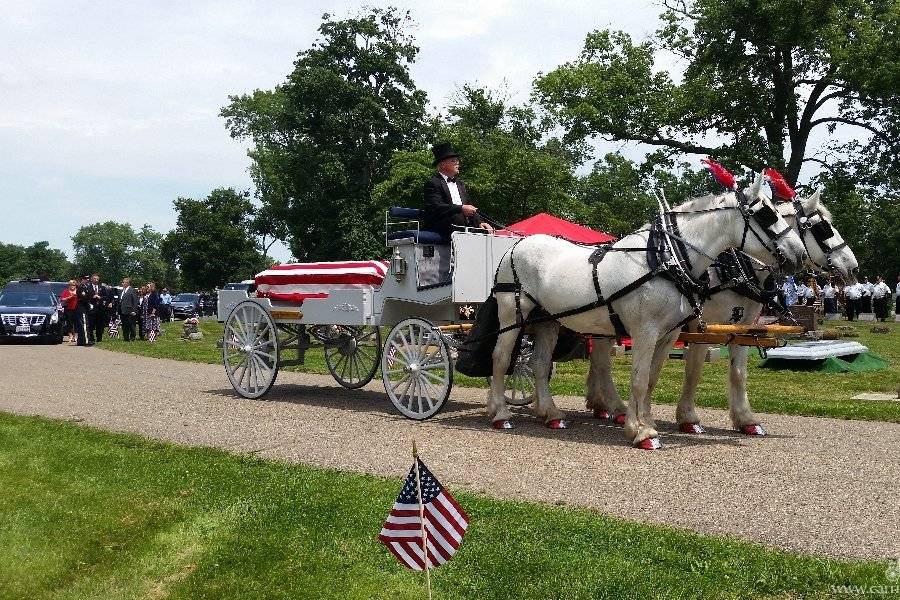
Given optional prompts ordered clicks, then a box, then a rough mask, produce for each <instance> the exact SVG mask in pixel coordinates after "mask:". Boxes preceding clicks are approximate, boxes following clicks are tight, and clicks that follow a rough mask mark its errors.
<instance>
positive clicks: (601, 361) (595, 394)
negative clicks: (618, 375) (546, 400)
mask: <svg viewBox="0 0 900 600" xmlns="http://www.w3.org/2000/svg"><path fill="white" fill-rule="evenodd" d="M612 345H613V340H612V338H594V347H593V348H592V349H591V366H590V369H589V370H588V375H587V398H586V402H585V405H586V406H587V408H588V410H593V411H594V416H595V417H597V418H598V419H607V418H609V415H610V414H612V415H613V418H614V419H620V420H621V421H623V422H624V418H625V411H626V410H627V407H626V406H625V403H624V402H622V398H620V397H619V391H618V390H617V389H616V385H615V382H614V381H613V378H612ZM621 424H622V423H621V422H620V423H619V425H621Z"/></svg>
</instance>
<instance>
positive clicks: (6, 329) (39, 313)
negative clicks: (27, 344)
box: [0, 281, 63, 344]
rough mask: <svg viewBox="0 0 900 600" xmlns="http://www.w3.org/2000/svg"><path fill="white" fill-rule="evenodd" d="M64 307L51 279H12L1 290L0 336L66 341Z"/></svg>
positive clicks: (54, 341)
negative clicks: (47, 280)
mask: <svg viewBox="0 0 900 600" xmlns="http://www.w3.org/2000/svg"><path fill="white" fill-rule="evenodd" d="M62 321H63V319H62V306H61V305H60V303H59V300H58V298H57V295H56V294H55V293H54V290H53V287H52V286H51V285H50V283H48V282H40V281H12V282H10V283H8V284H6V287H4V288H3V290H2V291H0V339H4V340H11V339H37V340H43V341H49V342H53V343H56V344H58V343H60V342H62V340H63V322H62Z"/></svg>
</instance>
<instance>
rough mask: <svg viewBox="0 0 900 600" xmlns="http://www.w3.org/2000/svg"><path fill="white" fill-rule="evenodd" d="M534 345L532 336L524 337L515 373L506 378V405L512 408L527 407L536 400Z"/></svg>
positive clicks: (514, 368) (504, 395) (514, 369)
mask: <svg viewBox="0 0 900 600" xmlns="http://www.w3.org/2000/svg"><path fill="white" fill-rule="evenodd" d="M533 343H534V342H533V341H532V340H531V338H530V336H523V338H522V345H521V347H520V348H519V356H518V357H517V358H516V364H515V366H514V367H513V372H512V373H511V374H509V375H507V376H506V379H505V387H506V392H505V393H504V394H503V397H504V398H506V403H507V404H510V405H512V406H525V405H526V404H531V403H532V402H534V399H535V398H536V394H535V388H534V385H535V384H534V369H532V368H531V355H532V349H533Z"/></svg>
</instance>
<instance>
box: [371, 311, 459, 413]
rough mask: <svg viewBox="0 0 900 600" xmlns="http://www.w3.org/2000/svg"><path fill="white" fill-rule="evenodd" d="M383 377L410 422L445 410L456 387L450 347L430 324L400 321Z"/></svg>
mask: <svg viewBox="0 0 900 600" xmlns="http://www.w3.org/2000/svg"><path fill="white" fill-rule="evenodd" d="M381 378H382V380H383V381H384V390H385V391H386V392H387V395H388V397H389V398H390V399H391V402H393V403H394V406H395V407H397V410H399V411H400V412H401V413H402V414H403V415H404V416H406V417H409V418H410V419H415V420H417V421H422V420H424V419H427V418H429V417H431V416H433V415H435V414H437V412H438V411H439V410H441V408H443V406H444V403H445V402H447V398H448V397H449V396H450V389H451V388H452V387H453V363H451V362H450V348H449V346H447V342H445V341H444V338H443V337H441V334H440V332H439V331H437V330H436V329H435V328H434V326H433V325H432V324H431V323H429V322H428V321H425V320H424V319H406V320H405V321H401V322H400V323H398V324H397V325H395V326H394V328H393V329H391V332H390V334H388V337H387V342H385V345H384V352H382V355H381Z"/></svg>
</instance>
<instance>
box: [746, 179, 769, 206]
mask: <svg viewBox="0 0 900 600" xmlns="http://www.w3.org/2000/svg"><path fill="white" fill-rule="evenodd" d="M763 181H765V176H764V175H763V174H762V173H760V174H759V175H757V176H756V181H754V182H753V185H752V186H750V193H749V194H747V196H748V197H749V198H750V199H751V200H756V199H757V198H759V192H760V190H762V184H763Z"/></svg>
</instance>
